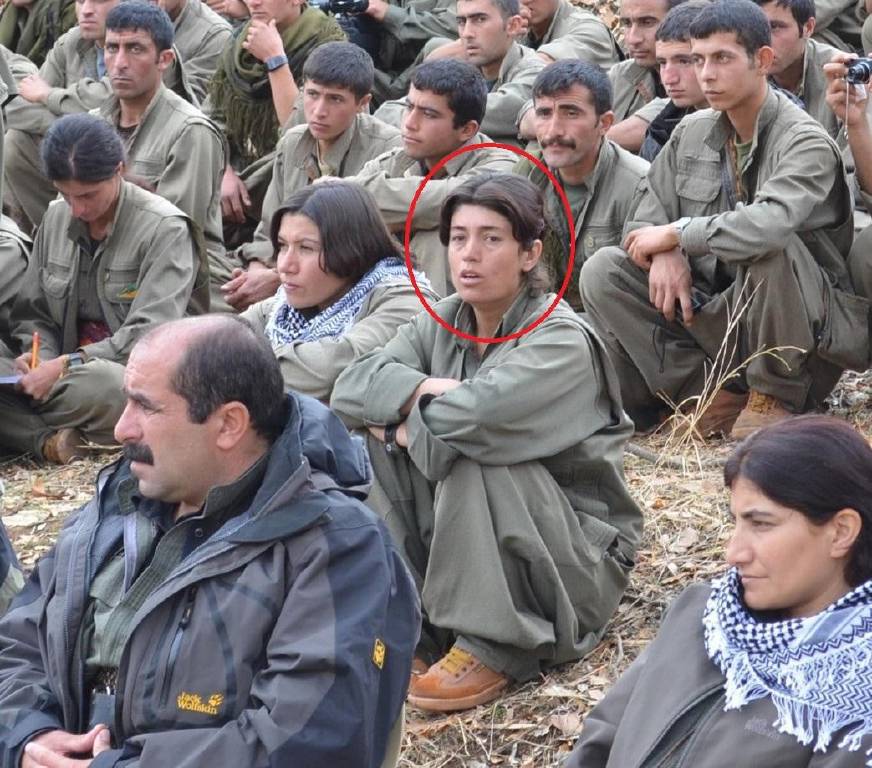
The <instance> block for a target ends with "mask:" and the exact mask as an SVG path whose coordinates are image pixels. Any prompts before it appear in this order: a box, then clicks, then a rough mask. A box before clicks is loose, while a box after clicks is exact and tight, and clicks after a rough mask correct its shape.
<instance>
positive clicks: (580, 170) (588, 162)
mask: <svg viewBox="0 0 872 768" xmlns="http://www.w3.org/2000/svg"><path fill="white" fill-rule="evenodd" d="M602 143H603V140H602V139H600V141H599V143H598V144H597V145H596V147H594V148H593V149H592V150H591V151H590V152H588V153H587V154H586V155H585V156H584V157H583V158H582V159H581V160H580V161H579V162H577V163H576V164H575V165H571V166H569V167H567V168H561V169H560V178H561V179H562V180H563V183H564V184H568V185H569V186H571V187H577V186H579V185H580V184H583V183H584V181H585V179H587V178H588V176H590V175H591V174H592V173H593V169H594V168H596V161H597V159H598V158H599V153H600V148H601V147H602V145H603V144H602Z"/></svg>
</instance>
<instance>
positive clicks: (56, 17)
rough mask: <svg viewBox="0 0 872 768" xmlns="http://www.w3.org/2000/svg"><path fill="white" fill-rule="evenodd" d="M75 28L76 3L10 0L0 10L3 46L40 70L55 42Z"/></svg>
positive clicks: (59, 0)
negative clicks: (26, 59)
mask: <svg viewBox="0 0 872 768" xmlns="http://www.w3.org/2000/svg"><path fill="white" fill-rule="evenodd" d="M75 25H76V2H75V0H10V2H8V3H4V4H3V8H2V9H0V45H3V46H5V47H6V48H8V49H9V50H11V51H13V52H14V53H20V54H21V55H22V56H26V57H27V58H28V59H30V60H31V61H32V62H33V63H34V64H35V65H36V66H37V67H40V66H42V63H43V62H44V61H45V57H46V56H48V52H49V51H50V50H51V48H52V46H53V45H54V44H55V41H56V40H57V39H58V38H59V37H60V36H61V35H63V34H64V33H65V32H67V31H69V30H70V29H72V28H73V27H74V26H75Z"/></svg>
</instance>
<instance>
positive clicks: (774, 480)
mask: <svg viewBox="0 0 872 768" xmlns="http://www.w3.org/2000/svg"><path fill="white" fill-rule="evenodd" d="M740 477H741V478H744V479H745V480H747V481H748V482H750V483H753V484H754V485H755V486H757V488H759V489H760V491H761V492H762V493H763V494H764V495H765V496H767V497H768V498H770V499H772V501H774V502H776V503H777V504H781V505H782V506H784V507H789V508H790V509H795V510H797V511H798V512H801V513H802V514H803V515H804V516H805V517H806V518H807V519H808V521H809V522H810V523H812V524H814V525H824V524H825V523H826V522H828V521H829V520H831V519H832V518H833V516H834V515H835V514H836V513H837V512H839V511H840V510H842V509H846V508H850V509H854V510H856V511H857V514H859V515H860V518H861V519H862V521H863V526H862V528H861V530H860V535H859V536H858V537H857V541H856V542H854V546H853V548H852V549H851V552H850V555H849V558H848V564H847V567H846V569H845V579H846V581H847V582H848V584H849V585H850V586H852V587H855V586H857V585H858V584H862V583H863V582H864V581H868V580H869V579H870V578H872V448H870V447H869V443H868V442H867V441H866V439H865V438H864V437H863V436H862V435H861V434H859V433H858V432H857V431H856V430H855V429H854V428H853V427H851V426H850V425H848V424H847V423H845V422H844V421H841V420H840V419H836V418H833V417H831V416H817V415H812V416H801V417H797V418H794V419H787V420H786V421H782V422H780V423H778V424H775V425H773V426H771V427H766V428H764V429H761V430H759V431H758V432H755V433H754V434H752V435H751V436H750V437H748V438H747V439H746V440H744V441H743V442H742V443H740V444H739V446H738V447H737V448H736V450H734V451H733V453H732V455H731V456H730V457H729V459H727V463H726V465H725V466H724V482H725V484H726V485H727V486H728V487H730V488H732V487H733V484H734V483H735V482H736V480H737V479H739V478H740Z"/></svg>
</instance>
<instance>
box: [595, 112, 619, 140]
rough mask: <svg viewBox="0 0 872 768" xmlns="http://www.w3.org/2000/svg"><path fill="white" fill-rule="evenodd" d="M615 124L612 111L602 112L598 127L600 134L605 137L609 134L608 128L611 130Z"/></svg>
mask: <svg viewBox="0 0 872 768" xmlns="http://www.w3.org/2000/svg"><path fill="white" fill-rule="evenodd" d="M614 124H615V113H614V112H612V110H609V111H608V112H603V113H602V114H601V115H600V116H599V127H600V133H601V134H602V135H603V136H605V135H606V134H607V133H608V132H609V128H611V127H612V126H613V125H614Z"/></svg>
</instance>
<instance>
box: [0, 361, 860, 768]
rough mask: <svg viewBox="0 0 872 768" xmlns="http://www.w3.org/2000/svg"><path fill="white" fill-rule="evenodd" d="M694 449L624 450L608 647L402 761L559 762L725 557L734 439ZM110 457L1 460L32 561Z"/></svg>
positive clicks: (425, 736) (425, 735) (443, 720)
mask: <svg viewBox="0 0 872 768" xmlns="http://www.w3.org/2000/svg"><path fill="white" fill-rule="evenodd" d="M870 405H872V374H868V375H864V376H860V375H855V374H846V376H845V378H844V379H843V381H842V384H841V386H840V387H839V389H838V390H837V391H836V392H835V393H834V395H833V398H832V408H831V410H832V412H833V413H835V414H837V415H839V416H841V417H842V418H845V419H847V420H849V421H850V422H852V423H853V424H855V425H856V426H858V428H860V429H861V430H862V431H863V432H864V434H866V435H867V436H868V435H872V413H870V411H869V406H870ZM666 442H667V439H666V437H665V436H664V435H663V434H661V435H654V436H652V437H648V438H645V439H643V440H640V441H638V445H640V446H641V447H642V448H645V449H648V450H649V451H654V452H659V451H660V450H662V448H663V446H664V445H665V444H666ZM697 447H698V449H699V450H698V452H697V451H694V450H691V451H688V452H687V454H686V455H685V456H675V455H673V456H672V457H671V460H670V461H668V462H663V461H661V462H660V463H653V462H652V461H650V460H648V459H643V458H640V457H638V456H635V455H630V454H628V455H627V457H626V461H625V465H626V473H627V479H628V481H629V483H630V485H631V487H632V490H633V492H634V494H635V496H636V498H637V500H638V501H639V503H640V504H641V505H642V506H643V508H644V510H645V519H646V530H645V537H644V542H643V544H642V546H641V548H640V550H639V553H638V565H637V567H636V569H635V571H634V572H633V577H632V579H631V583H630V587H629V589H628V590H627V593H626V595H625V596H624V599H623V601H622V603H621V605H620V607H619V609H618V613H617V615H616V616H615V618H614V620H613V621H612V622H611V624H610V626H609V628H608V631H607V632H606V635H605V637H604V639H603V642H602V643H601V644H600V646H599V647H598V648H597V649H596V650H595V651H594V652H593V653H592V654H591V655H590V656H588V657H587V658H586V659H584V660H582V661H580V662H578V663H575V664H566V665H563V666H561V667H558V668H556V669H554V670H552V671H551V672H550V673H549V674H547V675H543V676H542V678H541V679H540V680H537V681H535V682H532V683H529V684H527V685H524V686H523V687H520V688H517V689H515V690H513V691H511V692H510V693H509V695H507V696H505V697H503V698H502V699H500V700H498V701H497V702H496V703H494V704H492V705H490V706H484V707H479V708H478V709H476V710H474V711H471V712H468V713H464V714H460V715H452V716H425V715H421V714H420V713H415V712H409V714H408V717H407V726H408V728H407V734H406V738H405V745H404V750H403V757H402V760H401V763H400V764H401V766H403V768H411V767H412V766H416V767H417V768H483V766H517V768H550V767H551V766H557V765H559V763H560V761H561V760H562V759H563V757H564V756H565V754H566V753H567V752H568V751H569V749H570V748H571V745H572V743H573V741H574V740H575V738H576V736H577V735H578V733H579V732H580V730H581V725H582V720H583V717H584V715H585V713H586V712H587V711H588V709H589V708H590V707H591V706H593V705H594V704H595V703H596V702H597V701H599V700H600V699H601V698H602V696H603V695H604V693H605V692H606V691H607V690H608V688H609V686H610V685H611V684H612V682H613V681H614V680H615V679H616V678H617V676H618V675H620V673H621V671H622V670H623V669H624V668H626V666H627V665H628V664H629V663H630V662H631V661H632V660H633V659H634V658H635V657H636V655H637V654H638V653H639V651H640V650H641V649H642V648H644V646H645V645H646V644H647V643H648V642H649V641H650V640H651V638H652V637H653V635H654V633H655V632H656V629H657V625H658V621H659V618H660V614H661V612H662V610H663V608H664V607H665V606H666V604H667V603H668V602H669V601H670V600H671V599H672V598H673V597H674V596H675V595H676V594H677V593H678V592H679V591H680V590H681V589H682V588H683V587H685V586H686V585H688V584H690V583H691V582H693V581H695V580H701V579H708V578H710V577H711V576H712V575H714V574H716V573H718V572H719V571H720V570H721V569H722V567H723V566H722V561H721V558H722V547H723V543H724V541H725V538H726V536H727V534H728V531H729V526H728V519H727V516H726V503H727V498H726V495H725V493H724V491H723V488H722V483H721V477H720V472H721V468H720V463H721V462H722V460H723V459H724V457H726V455H728V453H729V450H730V444H729V443H727V442H723V441H717V442H710V443H708V444H705V445H700V446H697ZM676 459H677V461H676ZM105 460H106V457H105V456H104V457H101V458H96V459H95V460H93V461H85V462H80V463H76V464H74V465H72V466H70V467H65V468H61V469H45V468H43V467H38V466H36V465H34V464H33V463H32V462H29V461H27V460H20V461H14V462H13V461H10V462H7V463H5V464H3V465H0V479H2V482H3V484H4V485H5V494H4V495H3V498H2V509H0V514H2V518H3V522H4V524H5V525H6V527H7V529H8V530H9V533H10V536H11V537H12V540H13V542H14V544H15V546H16V549H17V551H18V552H19V554H20V557H21V560H22V562H23V564H24V565H25V567H28V568H29V567H30V566H32V565H33V563H34V562H35V560H36V558H37V557H38V556H39V555H40V554H41V553H43V552H45V551H46V550H47V549H48V548H49V547H50V546H51V544H52V542H53V541H54V539H55V537H56V535H57V532H58V530H59V529H60V526H61V525H62V524H63V521H64V519H65V517H66V516H67V514H68V513H69V512H70V511H71V510H73V509H75V508H76V507H77V506H79V505H80V504H82V503H83V502H84V501H86V500H87V499H88V498H89V497H90V495H91V493H92V484H93V479H94V476H95V473H96V470H97V468H98V467H99V466H100V464H101V463H102V462H103V461H105ZM700 460H701V464H702V466H700ZM682 463H683V464H684V465H685V466H684V467H680V466H679V465H680V464H682Z"/></svg>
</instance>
